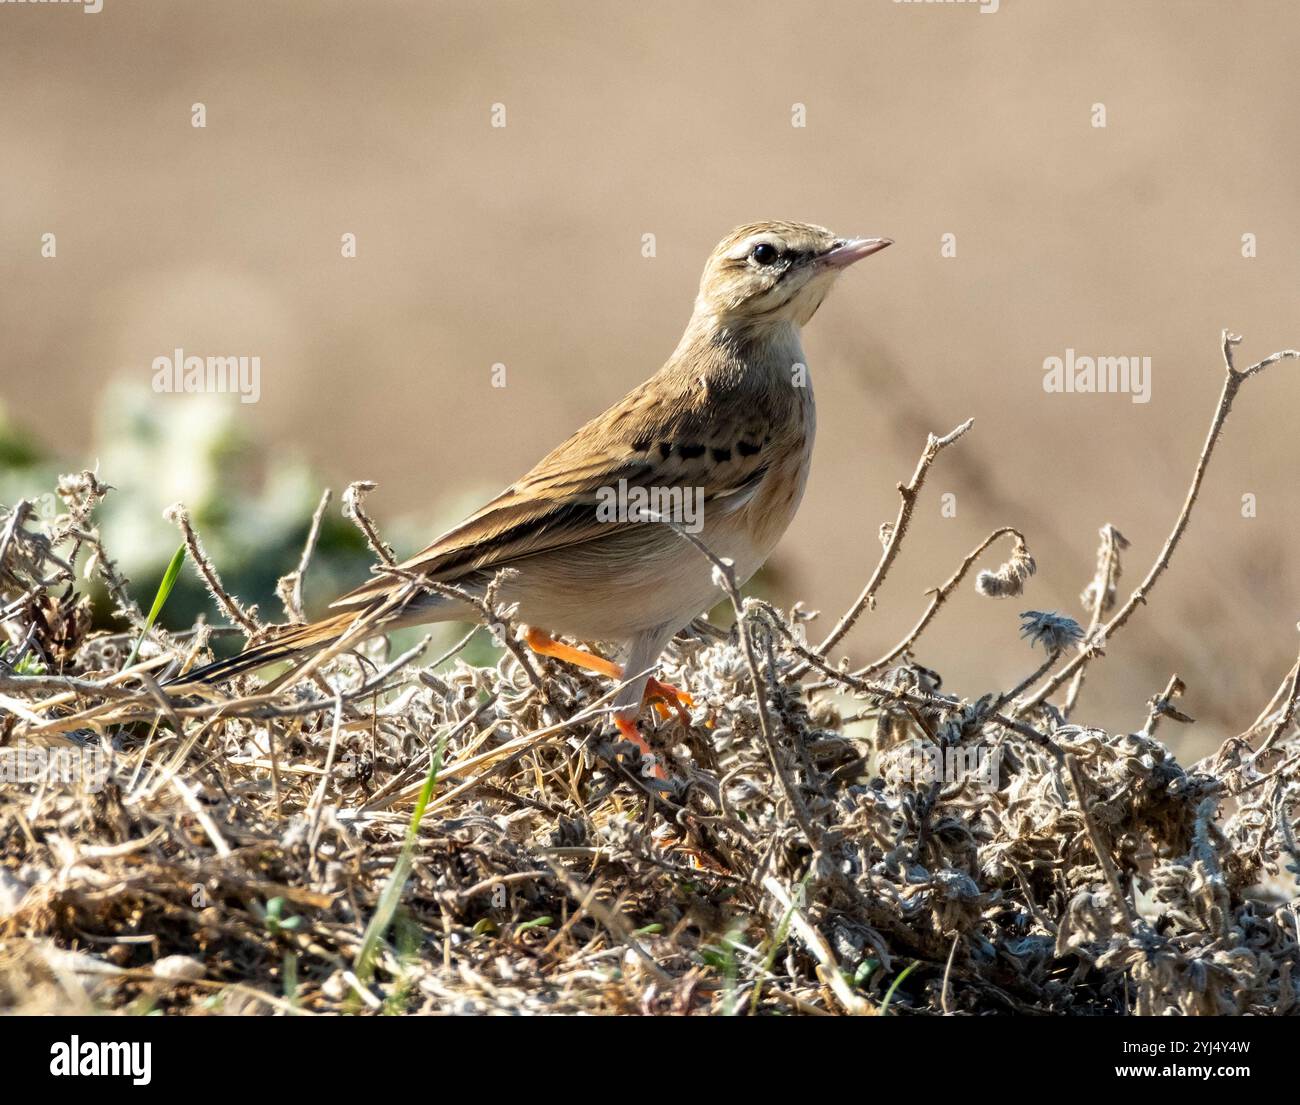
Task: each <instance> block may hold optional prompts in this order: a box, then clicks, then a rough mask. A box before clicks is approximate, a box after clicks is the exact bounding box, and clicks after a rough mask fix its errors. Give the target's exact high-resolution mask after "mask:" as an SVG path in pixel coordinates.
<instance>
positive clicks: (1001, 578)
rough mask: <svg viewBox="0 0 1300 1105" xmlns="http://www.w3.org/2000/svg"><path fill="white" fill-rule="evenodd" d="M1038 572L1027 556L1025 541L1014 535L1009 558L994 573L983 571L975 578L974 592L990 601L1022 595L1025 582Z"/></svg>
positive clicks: (1027, 550) (1031, 558) (1031, 559)
mask: <svg viewBox="0 0 1300 1105" xmlns="http://www.w3.org/2000/svg"><path fill="white" fill-rule="evenodd" d="M1037 570H1038V565H1037V564H1035V563H1034V558H1033V557H1032V556H1030V555H1029V549H1028V548H1027V547H1026V545H1025V539H1024V538H1023V537H1021V536H1020V534H1016V543H1015V546H1014V547H1013V548H1012V550H1011V556H1010V557H1009V558H1008V560H1007V562H1006V563H1005V564H1003V565H1002V566H1001V567H1000V568H998V570H997V571H996V572H990V571H983V572H980V574H979V575H978V576H976V577H975V590H977V591H978V592H979V593H980V594H981V595H986V596H987V597H988V598H991V599H1004V598H1010V597H1012V596H1014V595H1021V594H1024V590H1025V581H1026V580H1027V579H1029V577H1030V576H1032V575H1033V574H1034V573H1035V572H1036V571H1037Z"/></svg>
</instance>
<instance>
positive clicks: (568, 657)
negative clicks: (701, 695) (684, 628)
mask: <svg viewBox="0 0 1300 1105" xmlns="http://www.w3.org/2000/svg"><path fill="white" fill-rule="evenodd" d="M524 643H525V644H527V645H528V647H529V648H531V649H532V650H533V651H534V652H536V653H538V654H540V655H542V656H553V657H554V658H555V659H557V660H563V661H565V662H566V663H569V664H574V665H576V666H577V667H580V668H583V669H585V670H586V671H594V672H596V673H597V674H598V675H604V676H606V677H608V678H610V679H622V678H623V672H624V668H623V667H622V666H621V665H619V664H616V663H614V661H612V660H607V659H606V658H605V657H603V656H597V655H596V654H595V653H594V652H588V651H587V650H586V649H582V648H575V647H574V646H573V645H566V644H564V643H563V642H562V641H557V640H556V639H555V638H554V637H552V636H551V635H550V634H549V633H547V632H545V631H544V630H541V629H537V628H536V627H535V626H529V627H528V628H527V630H526V631H525V633H524ZM664 643H666V641H662V640H661V641H659V642H658V645H657V647H654V646H652V649H653V652H654V656H655V657H657V656H658V654H659V650H660V649H661V648H662V647H663V644H664ZM643 649H644V650H645V651H647V652H649V651H651V648H645V643H644V642H643ZM638 651H640V650H638V649H636V648H635V647H634V649H633V658H634V659H635V657H636V653H637V652H638ZM652 659H653V657H652ZM629 691H630V692H631V694H630V698H631V704H629V703H628V702H626V701H624V702H619V701H617V700H616V702H615V705H616V706H617V707H618V709H617V710H616V712H615V714H614V724H615V726H617V728H618V731H619V733H620V734H621V735H622V737H623V739H624V740H626V741H627V742H628V743H629V744H631V745H632V746H633V747H635V748H636V749H637V750H638V751H640V753H641V755H642V757H643V758H644V759H645V760H646V762H647V764H649V765H650V768H651V773H652V775H653V777H654V778H656V779H667V778H668V773H667V772H666V771H665V770H664V769H663V767H661V766H660V764H659V757H658V756H656V755H655V752H654V750H653V749H652V748H651V747H650V744H649V742H648V741H647V740H646V739H645V738H644V737H643V736H642V735H641V732H640V730H639V729H637V724H636V716H637V714H638V713H640V708H641V707H644V706H645V704H646V703H647V702H652V703H653V704H654V707H655V709H656V711H658V712H659V714H660V716H662V717H667V716H668V713H669V709H668V705H667V703H669V702H671V703H672V704H673V707H674V708H675V709H676V710H677V712H678V716H679V717H681V719H682V721H683V723H686V724H689V721H690V718H689V717H688V716H687V714H686V708H687V707H689V706H692V705H694V700H693V699H692V698H691V696H690V695H688V694H687V693H686V692H685V691H680V690H678V689H677V688H676V687H673V686H670V685H669V684H667V683H661V682H659V680H657V679H653V678H648V677H644V683H643V686H642V687H641V688H636V687H635V686H633V687H630V688H624V690H623V691H620V692H619V697H620V698H626V697H628V696H629ZM637 702H639V703H640V706H636V705H635V704H636V703H637Z"/></svg>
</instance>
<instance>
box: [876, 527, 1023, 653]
mask: <svg viewBox="0 0 1300 1105" xmlns="http://www.w3.org/2000/svg"><path fill="white" fill-rule="evenodd" d="M1008 536H1010V537H1014V538H1015V539H1016V540H1017V541H1018V542H1020V544H1021V545H1023V544H1025V538H1024V535H1023V534H1022V533H1021V532H1020V531H1019V530H1018V529H1015V528H1014V527H1012V526H1003V527H1002V528H1001V529H995V530H994V531H993V532H992V533H990V534H989V535H988V536H987V537H986V538H984V540H983V541H981V542H980V543H979V544H978V545H976V546H975V548H973V549H972V550H971V551H970V552H969V553H968V554H967V555H966V559H965V560H963V561H962V562H961V564H959V565H958V567H957V570H956V571H955V572H953V574H952V575H951V576H949V577H948V580H947V582H945V583H944V584H943V585H942V586H940V587H937V588H935V589H934V591H933V592H932V593H933V595H934V598H933V599H931V600H930V605H929V606H928V607H927V608H926V611H925V613H924V614H922V615H921V617H920V619H919V620H918V621H917V623H916V625H914V626H912V629H911V632H909V633H908V634H907V636H906V637H904V638H903V639H902V640H901V641H899V642H898V644H896V645H895V646H894V647H893V648H891V649H890V650H889V651H888V652H886V653H885V654H884V655H883V656H882V657H880V659H879V660H876V661H874V662H873V663H870V664H868V665H867V666H866V667H863V668H858V670H857V671H855V672H854V673H853V674H854V675H856V676H866V675H872V674H874V673H875V672H878V671H880V670H881V669H882V668H884V667H887V666H888V665H889V664H891V663H892V662H893V661H895V660H897V659H898V658H899V657H900V656H902V655H903V654H904V653H905V652H910V651H911V650H912V648H913V647H914V646H915V645H916V642H917V639H918V638H919V637H920V636H921V634H922V633H923V632H924V631H925V628H926V626H928V625H929V624H930V622H931V621H932V620H933V619H934V616H935V614H937V613H938V612H939V607H941V606H942V605H943V604H944V603H945V602H946V601H947V599H948V596H949V595H950V594H952V592H953V591H954V590H956V588H957V586H958V584H960V583H961V581H962V580H963V579H965V578H966V573H967V572H969V571H970V570H971V568H972V567H974V565H975V561H977V560H978V559H979V558H980V557H981V556H982V555H983V553H984V550H985V549H987V548H988V547H989V546H990V545H992V544H993V543H994V542H995V541H997V540H998V539H999V538H1002V537H1008Z"/></svg>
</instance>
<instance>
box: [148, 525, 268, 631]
mask: <svg viewBox="0 0 1300 1105" xmlns="http://www.w3.org/2000/svg"><path fill="white" fill-rule="evenodd" d="M165 515H166V517H167V518H168V519H169V520H170V521H172V522H174V523H175V524H176V525H177V526H179V527H180V531H181V534H182V535H183V536H184V538H185V548H186V550H187V551H188V552H189V554H190V560H191V561H192V562H193V564H194V566H195V567H196V568H197V569H198V571H199V576H200V577H201V578H202V579H203V585H204V586H205V587H206V588H207V589H208V593H209V594H210V595H211V596H212V597H213V599H214V600H215V601H216V603H217V605H218V606H220V607H221V609H222V610H223V611H224V612H225V615H226V617H227V618H229V619H230V620H231V621H232V622H234V623H235V624H236V625H238V626H239V627H240V628H241V629H243V631H244V632H245V633H246V634H248V636H249V637H257V636H260V635H261V634H262V633H263V632H264V629H263V627H262V625H261V624H260V623H259V622H258V620H257V617H256V614H257V610H256V608H255V607H254V608H250V609H248V610H245V609H244V607H242V606H240V604H239V602H238V600H236V599H235V598H234V597H233V596H232V595H231V594H230V592H228V591H227V590H226V589H225V587H224V586H222V583H221V577H220V576H219V575H217V569H216V568H215V567H214V566H213V563H212V560H211V558H210V557H209V556H208V554H207V551H206V550H205V549H204V548H203V545H202V544H201V543H200V541H199V535H198V534H197V533H195V532H194V526H193V524H192V523H191V522H190V513H189V511H188V510H186V509H185V505H184V504H183V503H175V504H173V505H172V506H170V507H168V508H167V510H166V512H165Z"/></svg>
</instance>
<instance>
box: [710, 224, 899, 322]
mask: <svg viewBox="0 0 1300 1105" xmlns="http://www.w3.org/2000/svg"><path fill="white" fill-rule="evenodd" d="M891 244H892V241H891V239H889V238H841V237H837V236H836V235H834V234H832V233H831V232H830V231H829V230H827V229H826V228H825V227H822V226H813V225H812V224H810V223H785V222H761V223H749V224H747V225H745V226H741V227H737V228H736V229H735V230H733V231H732V232H731V233H730V234H728V235H727V236H726V237H725V238H723V239H722V241H721V242H719V243H718V246H717V248H716V249H715V250H714V251H713V253H712V254H711V255H710V257H709V260H708V263H707V264H706V265H705V266H704V275H703V276H702V277H701V278H700V294H699V295H698V296H697V297H696V300H695V314H696V316H697V317H708V318H711V319H712V320H714V321H715V322H716V323H718V324H721V325H723V326H728V327H731V326H749V325H761V324H763V323H765V322H772V323H794V324H795V325H796V326H803V325H804V324H805V323H807V321H808V320H809V319H810V318H812V317H813V314H814V313H815V312H816V310H817V308H818V307H820V306H821V302H822V300H823V299H824V298H825V297H826V293H827V292H828V291H829V290H830V286H831V285H832V284H833V283H834V282H835V279H836V277H838V276H839V275H840V273H842V272H843V271H844V270H845V269H846V268H848V266H849V265H851V264H853V263H854V262H855V261H860V260H862V258H864V257H869V256H871V254H873V253H876V252H878V251H880V250H882V249H884V248H885V247H886V246H887V245H891Z"/></svg>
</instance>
